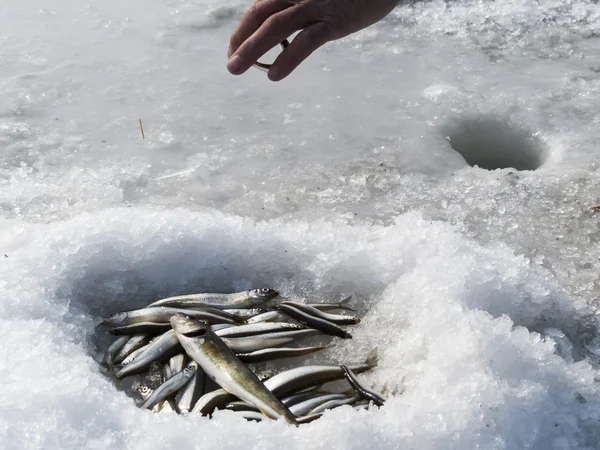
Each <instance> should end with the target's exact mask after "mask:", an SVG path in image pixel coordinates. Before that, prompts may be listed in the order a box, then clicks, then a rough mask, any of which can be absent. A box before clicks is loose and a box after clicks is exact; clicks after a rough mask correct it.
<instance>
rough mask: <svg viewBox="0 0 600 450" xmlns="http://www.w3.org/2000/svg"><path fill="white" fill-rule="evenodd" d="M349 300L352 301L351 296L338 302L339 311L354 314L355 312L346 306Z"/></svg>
mask: <svg viewBox="0 0 600 450" xmlns="http://www.w3.org/2000/svg"><path fill="white" fill-rule="evenodd" d="M350 300H352V295H349V296H348V297H346V298H345V299H343V300H342V301H341V302H339V303H338V306H339V307H340V309H345V310H348V311H352V312H356V310H355V309H354V308H351V307H350V306H348V303H350Z"/></svg>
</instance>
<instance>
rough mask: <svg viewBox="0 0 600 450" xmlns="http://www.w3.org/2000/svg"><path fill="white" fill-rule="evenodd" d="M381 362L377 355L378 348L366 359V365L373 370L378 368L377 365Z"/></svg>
mask: <svg viewBox="0 0 600 450" xmlns="http://www.w3.org/2000/svg"><path fill="white" fill-rule="evenodd" d="M378 362H379V355H378V354H377V347H375V348H374V349H373V350H371V351H370V352H369V354H368V355H367V358H366V359H365V364H366V365H367V366H369V367H371V368H373V367H377V363H378Z"/></svg>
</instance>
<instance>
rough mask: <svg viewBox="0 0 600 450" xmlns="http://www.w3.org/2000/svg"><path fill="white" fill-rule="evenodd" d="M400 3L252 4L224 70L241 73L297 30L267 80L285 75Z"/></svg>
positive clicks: (300, 0) (304, 0)
mask: <svg viewBox="0 0 600 450" xmlns="http://www.w3.org/2000/svg"><path fill="white" fill-rule="evenodd" d="M398 2H399V0H296V1H291V0H256V1H255V3H254V5H253V6H252V7H251V8H250V9H249V10H248V11H247V12H246V14H244V17H242V20H241V22H240V24H239V25H238V27H237V28H236V30H235V31H234V32H233V34H232V35H231V40H230V43H229V50H228V51H227V56H228V57H229V61H228V63H227V70H229V72H231V73H232V74H234V75H240V74H242V73H244V72H245V71H246V70H248V69H249V68H250V67H251V66H252V64H254V63H255V62H256V61H258V59H259V58H260V57H261V56H263V55H264V54H265V53H267V52H268V51H269V50H270V49H272V48H273V47H275V46H277V45H279V43H280V42H282V41H283V40H285V39H287V38H288V37H289V36H291V35H292V34H293V33H295V32H296V31H298V30H302V31H301V32H300V33H299V34H298V35H297V36H296V37H295V38H294V40H293V41H292V42H291V43H290V45H289V46H287V48H285V49H284V50H283V51H282V52H281V53H280V54H279V56H278V57H277V59H276V60H275V62H274V63H273V65H272V66H271V69H270V70H269V72H268V76H269V79H270V80H272V81H279V80H282V79H283V78H285V77H287V76H288V75H289V74H290V73H291V72H292V71H293V70H294V69H295V68H296V67H298V65H299V64H300V63H301V62H302V61H304V60H305V59H306V58H307V57H308V56H309V55H310V54H311V53H312V52H314V51H315V50H316V49H318V48H319V47H321V46H322V45H323V44H325V43H327V42H329V41H333V40H335V39H340V38H343V37H345V36H348V35H349V34H351V33H354V32H356V31H359V30H362V29H363V28H366V27H368V26H370V25H372V24H374V23H375V22H378V21H379V20H381V19H383V18H384V17H385V16H386V15H388V14H389V13H390V12H391V11H392V10H393V9H394V7H395V6H396V5H397V4H398Z"/></svg>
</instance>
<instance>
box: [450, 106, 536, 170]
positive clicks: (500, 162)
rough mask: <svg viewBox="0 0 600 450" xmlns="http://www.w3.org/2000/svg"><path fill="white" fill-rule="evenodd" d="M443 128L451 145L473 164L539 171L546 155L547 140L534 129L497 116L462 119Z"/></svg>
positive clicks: (482, 166) (492, 167)
mask: <svg viewBox="0 0 600 450" xmlns="http://www.w3.org/2000/svg"><path fill="white" fill-rule="evenodd" d="M444 131H445V133H444V134H445V136H446V138H447V139H448V141H449V143H450V146H451V147H452V148H453V149H454V150H455V151H457V152H458V153H460V154H461V155H462V157H463V158H464V159H465V161H466V162H467V164H469V165H470V166H473V167H474V166H477V167H480V168H482V169H487V170H495V169H506V168H513V169H516V170H536V169H538V168H539V167H540V166H541V165H542V164H543V163H544V161H545V158H546V148H545V145H544V143H543V142H542V141H541V140H540V139H539V138H538V137H537V136H535V135H534V133H533V132H532V131H531V130H529V129H527V128H525V127H521V126H516V125H513V124H511V123H509V122H508V121H504V120H501V119H498V118H495V117H490V116H487V117H485V116H484V117H472V118H463V119H462V120H460V121H459V122H458V123H456V124H453V125H451V126H448V127H446V129H445V130H444Z"/></svg>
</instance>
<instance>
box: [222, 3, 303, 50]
mask: <svg viewBox="0 0 600 450" xmlns="http://www.w3.org/2000/svg"><path fill="white" fill-rule="evenodd" d="M291 5H292V3H291V2H289V1H287V0H258V1H257V2H256V3H254V5H252V7H250V9H249V10H248V11H246V14H244V16H243V17H242V20H241V21H240V24H239V25H238V27H237V28H236V29H235V31H234V32H233V34H232V35H231V39H230V40H229V49H228V50H227V57H230V56H231V55H232V54H233V53H234V52H235V51H236V50H237V49H238V47H239V46H240V45H242V44H243V43H244V41H245V40H246V39H248V38H249V37H250V36H252V34H253V33H254V32H255V31H256V30H258V29H259V28H260V26H261V25H262V24H263V22H264V21H265V20H267V19H268V18H269V17H270V16H272V15H274V14H277V13H278V12H280V11H283V10H284V9H286V8H289V7H290V6H291Z"/></svg>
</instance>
